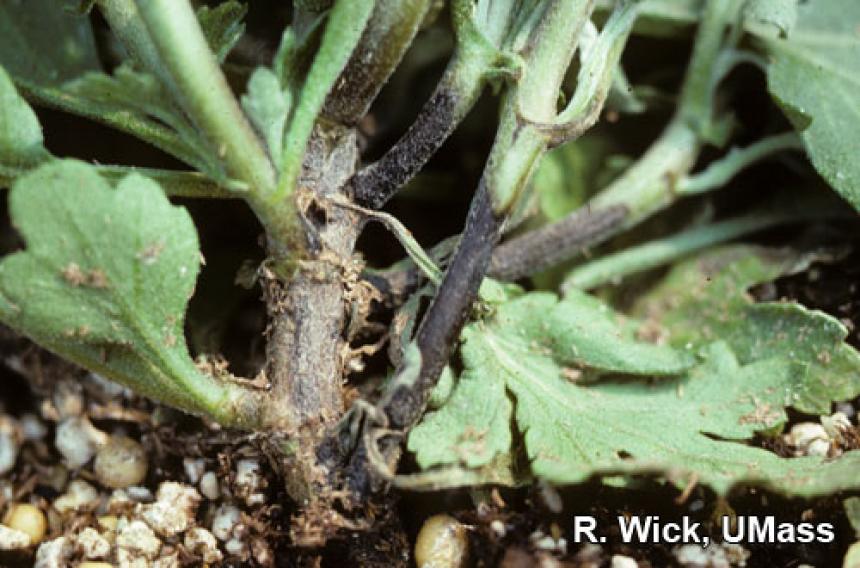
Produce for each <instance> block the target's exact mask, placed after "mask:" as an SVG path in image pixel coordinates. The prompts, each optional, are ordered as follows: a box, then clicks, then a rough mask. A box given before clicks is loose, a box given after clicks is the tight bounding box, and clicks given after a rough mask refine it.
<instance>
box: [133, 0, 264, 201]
mask: <svg viewBox="0 0 860 568" xmlns="http://www.w3.org/2000/svg"><path fill="white" fill-rule="evenodd" d="M137 7H138V9H139V12H140V17H141V19H142V21H143V24H144V26H145V28H146V30H147V31H148V33H149V37H150V39H151V40H152V43H153V44H154V46H155V49H156V51H157V53H158V58H159V65H160V66H161V68H163V69H164V72H165V73H167V74H168V75H169V76H170V78H171V82H172V84H174V85H175V88H176V89H177V91H178V95H179V102H180V104H181V106H182V108H183V109H184V110H185V112H186V113H188V116H189V117H191V120H192V121H193V122H194V123H195V124H196V125H197V127H198V128H200V129H201V130H202V131H203V132H204V133H205V134H206V136H207V137H208V138H209V139H210V141H211V142H212V143H213V145H214V147H215V148H217V149H218V155H219V156H220V157H221V158H222V159H223V160H224V163H225V164H226V165H227V169H228V172H229V173H230V174H231V175H232V176H233V177H235V178H236V179H238V180H240V181H243V182H245V183H247V184H248V186H249V187H250V189H251V194H250V196H249V197H250V198H252V199H253V198H254V197H256V196H266V195H268V194H269V193H271V191H272V189H273V187H274V184H275V172H274V169H273V168H272V164H271V162H270V161H269V159H268V157H267V156H266V153H265V151H264V149H263V146H262V144H261V143H260V140H259V139H258V138H257V136H256V134H254V131H253V130H252V129H251V126H250V124H248V121H247V119H246V118H245V115H244V114H243V113H242V110H241V109H240V108H239V104H238V103H237V102H236V98H235V97H234V96H233V93H232V91H231V90H230V87H229V85H228V84H227V80H226V78H225V77H224V74H223V73H222V72H221V68H220V67H219V65H218V61H217V59H216V58H215V55H214V54H213V53H212V51H211V50H210V49H209V45H208V44H207V43H206V38H205V36H204V35H203V31H202V30H201V29H200V24H199V23H198V21H197V17H196V16H195V14H194V10H193V9H192V8H191V4H190V3H189V2H188V1H187V0H137Z"/></svg>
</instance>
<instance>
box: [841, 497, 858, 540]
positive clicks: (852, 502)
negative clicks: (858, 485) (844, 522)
mask: <svg viewBox="0 0 860 568" xmlns="http://www.w3.org/2000/svg"><path fill="white" fill-rule="evenodd" d="M843 505H844V506H845V516H846V517H848V522H850V523H851V528H853V529H854V534H855V536H856V537H857V538H860V497H849V498H848V499H846V500H845V501H843Z"/></svg>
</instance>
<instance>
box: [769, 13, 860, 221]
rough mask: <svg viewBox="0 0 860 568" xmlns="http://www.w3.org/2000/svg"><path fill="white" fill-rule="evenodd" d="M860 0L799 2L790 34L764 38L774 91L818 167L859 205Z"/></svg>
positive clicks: (819, 170)
mask: <svg viewBox="0 0 860 568" xmlns="http://www.w3.org/2000/svg"><path fill="white" fill-rule="evenodd" d="M858 22H860V2H845V1H843V0H816V1H815V2H804V3H802V4H800V5H799V6H798V7H797V25H796V26H795V27H794V28H793V30H792V31H791V33H790V34H789V35H788V37H787V38H785V39H777V38H773V37H768V36H767V35H766V34H765V35H764V36H762V37H761V38H760V39H761V41H762V44H763V46H764V48H765V49H766V50H767V52H768V53H769V54H770V57H771V63H770V64H769V65H768V71H767V82H768V89H769V90H770V93H771V95H772V96H773V97H774V98H775V99H776V101H777V103H779V105H780V106H781V107H782V109H783V111H784V112H785V113H786V115H787V116H788V118H789V119H790V120H791V121H792V123H793V124H794V126H795V128H797V129H798V130H799V131H801V135H802V137H803V141H804V143H805V145H806V149H807V152H808V153H809V157H810V159H811V160H812V163H813V165H814V166H815V168H816V170H818V172H819V173H820V174H821V175H822V176H823V177H824V178H825V179H826V180H827V181H828V182H829V183H830V185H832V186H833V187H834V188H835V189H836V191H838V192H839V193H840V194H841V195H842V196H843V197H844V198H845V199H847V200H848V201H849V202H850V203H851V204H852V205H853V206H854V207H855V208H857V209H860V161H858V160H857V156H858V155H860V136H858V135H857V132H858V130H860V34H858V33H857V26H858Z"/></svg>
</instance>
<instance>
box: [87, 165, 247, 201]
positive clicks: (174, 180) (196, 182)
mask: <svg viewBox="0 0 860 568" xmlns="http://www.w3.org/2000/svg"><path fill="white" fill-rule="evenodd" d="M96 169H97V170H98V172H99V173H100V174H101V175H102V176H104V177H106V178H108V179H110V180H114V181H116V180H119V179H121V178H123V177H125V176H127V175H128V174H131V173H138V174H141V175H143V176H146V177H148V178H150V179H153V180H155V181H157V182H158V185H160V186H161V189H163V190H164V193H165V194H167V195H169V196H171V197H193V198H200V199H202V198H206V199H235V198H239V197H242V194H243V192H245V191H247V190H248V188H247V186H246V185H244V184H242V183H240V182H230V183H229V184H228V185H222V184H219V183H216V182H214V181H212V180H211V179H209V178H208V177H206V176H205V175H203V174H201V173H199V172H176V171H171V170H161V169H157V168H138V167H134V166H102V165H96Z"/></svg>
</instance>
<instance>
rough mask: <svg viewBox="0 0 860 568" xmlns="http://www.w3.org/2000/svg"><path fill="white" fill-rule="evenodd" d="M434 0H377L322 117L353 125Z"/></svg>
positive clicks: (389, 73) (365, 112)
mask: <svg viewBox="0 0 860 568" xmlns="http://www.w3.org/2000/svg"><path fill="white" fill-rule="evenodd" d="M431 4H432V0H377V2H376V5H375V7H374V9H373V13H372V14H371V16H370V20H369V21H368V23H367V27H366V28H365V29H364V33H363V34H362V36H361V40H359V42H358V45H357V46H356V48H355V51H353V53H352V56H351V57H350V60H349V62H348V63H347V65H346V67H345V68H344V70H343V71H342V72H341V74H340V80H339V81H337V82H336V83H335V85H334V88H333V89H332V90H331V92H329V94H328V98H327V99H326V102H325V107H324V109H323V114H324V115H325V116H326V117H328V118H331V119H333V120H336V121H338V122H340V123H341V124H354V123H355V122H356V121H357V120H358V119H360V118H361V117H362V116H364V115H365V114H367V111H368V110H369V109H370V105H371V103H372V102H373V100H374V99H375V98H376V96H377V95H378V94H379V91H380V90H381V89H382V87H383V85H385V83H386V81H388V77H389V76H390V75H391V73H393V72H394V69H395V68H396V67H397V65H398V64H399V63H400V61H401V59H402V58H403V55H404V54H405V53H406V50H407V49H408V48H409V46H410V45H411V44H412V40H413V39H414V38H415V34H416V33H418V28H419V27H420V26H421V22H422V21H423V20H424V16H425V15H426V14H427V11H428V10H429V9H430V6H431Z"/></svg>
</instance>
